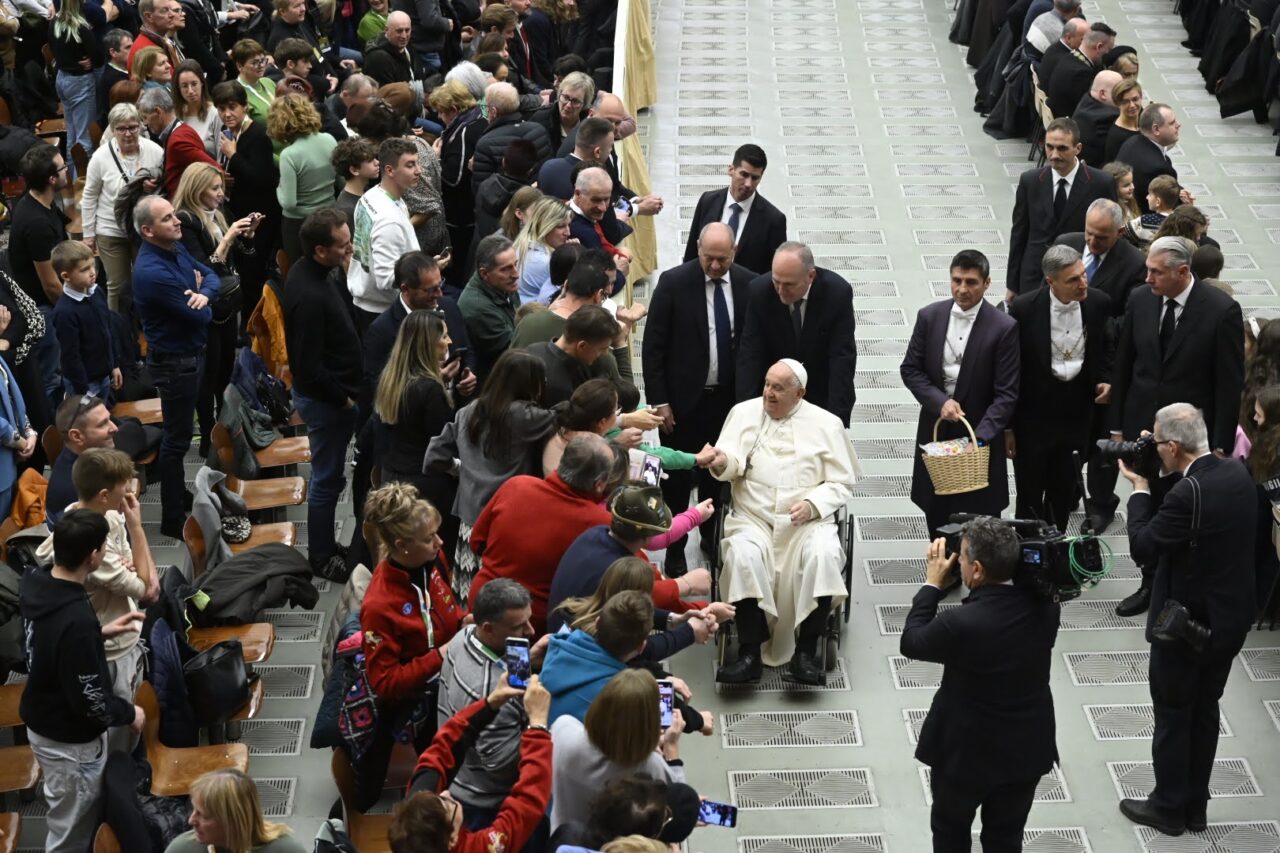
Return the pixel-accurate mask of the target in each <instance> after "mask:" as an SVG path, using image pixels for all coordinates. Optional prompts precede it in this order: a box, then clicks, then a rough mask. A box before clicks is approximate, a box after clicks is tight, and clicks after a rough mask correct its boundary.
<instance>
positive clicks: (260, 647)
mask: <svg viewBox="0 0 1280 853" xmlns="http://www.w3.org/2000/svg"><path fill="white" fill-rule="evenodd" d="M223 640H239V641H240V646H241V648H242V649H243V650H244V659H245V662H246V663H262V662H263V661H264V660H266V659H267V658H269V657H271V650H272V649H273V648H275V644H276V628H275V626H274V625H272V624H271V623H270V622H251V623H250V624H248V625H223V626H221V627H218V628H192V629H191V630H190V631H188V632H187V642H188V643H190V644H191V647H192V648H193V649H195V650H196V651H198V652H202V651H204V650H205V649H207V648H209V647H210V646H212V645H214V644H215V643H220V642H222V641H223Z"/></svg>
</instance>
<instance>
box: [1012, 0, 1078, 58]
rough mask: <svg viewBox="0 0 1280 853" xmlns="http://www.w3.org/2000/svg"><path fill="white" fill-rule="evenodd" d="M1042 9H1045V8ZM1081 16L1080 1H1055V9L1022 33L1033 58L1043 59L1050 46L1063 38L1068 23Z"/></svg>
mask: <svg viewBox="0 0 1280 853" xmlns="http://www.w3.org/2000/svg"><path fill="white" fill-rule="evenodd" d="M1041 8H1044V7H1043V6H1042V7H1041ZM1079 14H1080V0H1053V8H1051V9H1049V10H1048V11H1046V12H1043V13H1041V14H1039V15H1037V16H1035V17H1034V18H1032V17H1031V14H1030V10H1029V11H1028V15H1027V17H1028V18H1031V23H1030V24H1029V25H1027V28H1026V30H1025V31H1024V32H1023V33H1022V36H1023V40H1024V41H1025V47H1027V48H1029V51H1028V52H1029V54H1030V55H1032V56H1033V57H1042V56H1044V53H1045V51H1046V50H1048V49H1049V46H1050V45H1052V44H1053V43H1054V42H1055V41H1059V40H1061V38H1062V29H1063V27H1064V26H1065V25H1066V22H1067V21H1069V20H1070V19H1071V18H1074V17H1076V16H1077V15H1079Z"/></svg>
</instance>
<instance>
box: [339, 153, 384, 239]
mask: <svg viewBox="0 0 1280 853" xmlns="http://www.w3.org/2000/svg"><path fill="white" fill-rule="evenodd" d="M329 162H330V163H331V164H332V165H333V170H334V171H335V172H337V173H338V175H339V177H342V178H344V179H345V180H346V183H345V184H343V187H342V192H340V193H338V200H337V201H335V202H334V203H333V206H334V207H336V208H338V210H341V211H342V212H343V213H345V214H346V215H347V225H354V224H355V221H356V204H357V203H358V202H359V201H360V196H362V195H364V192H365V190H367V189H369V187H371V186H373V183H374V182H375V181H377V180H378V148H377V146H375V145H374V144H373V143H372V142H370V141H369V140H367V139H361V138H360V137H358V136H353V137H351V138H350V139H344V140H342V141H341V142H339V143H338V145H337V147H335V148H334V149H333V153H332V154H330V155H329Z"/></svg>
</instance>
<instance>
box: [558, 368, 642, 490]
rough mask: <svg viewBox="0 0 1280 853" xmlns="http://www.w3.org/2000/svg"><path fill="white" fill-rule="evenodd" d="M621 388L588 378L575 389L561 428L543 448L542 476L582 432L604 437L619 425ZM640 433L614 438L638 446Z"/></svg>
mask: <svg viewBox="0 0 1280 853" xmlns="http://www.w3.org/2000/svg"><path fill="white" fill-rule="evenodd" d="M619 414H621V411H620V410H619V408H618V386H617V385H614V384H613V382H612V381H611V380H609V379H605V378H603V377H600V378H596V379H588V380H587V381H586V382H583V383H582V384H581V385H579V386H578V387H577V388H575V389H574V390H573V396H572V397H570V398H569V405H568V406H566V407H565V408H564V410H563V411H562V412H561V414H560V422H559V429H557V430H556V432H555V434H554V435H552V436H551V437H550V438H549V439H547V443H546V445H545V446H544V447H543V448H542V476H544V477H545V476H547V475H548V474H550V473H551V472H552V471H554V470H556V468H557V467H559V465H560V457H561V456H563V455H564V449H565V447H567V446H568V445H569V442H570V441H572V440H573V438H574V437H575V436H577V435H580V434H582V433H592V434H594V435H600V436H603V435H604V434H605V433H607V432H608V431H609V430H611V429H613V428H614V427H615V426H617V424H618V415H619ZM640 438H641V433H640V430H638V429H636V428H635V427H628V428H626V429H624V430H622V432H621V433H619V434H618V435H617V436H615V437H614V438H613V442H614V443H615V444H620V445H622V446H623V447H628V448H629V447H635V446H636V445H637V444H639V443H640Z"/></svg>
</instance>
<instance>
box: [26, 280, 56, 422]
mask: <svg viewBox="0 0 1280 853" xmlns="http://www.w3.org/2000/svg"><path fill="white" fill-rule="evenodd" d="M40 313H41V314H43V315H44V335H43V336H42V337H41V338H40V340H38V341H36V345H35V346H34V347H32V348H31V354H32V355H33V356H35V359H36V364H37V365H39V366H40V374H41V375H42V376H43V377H44V393H45V396H47V397H48V398H49V408H50V409H52V410H53V411H55V412H56V411H57V410H58V404H59V403H61V402H62V346H61V345H60V344H59V343H58V332H57V330H55V329H54V328H53V316H52V315H53V306H52V305H41V306H40Z"/></svg>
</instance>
